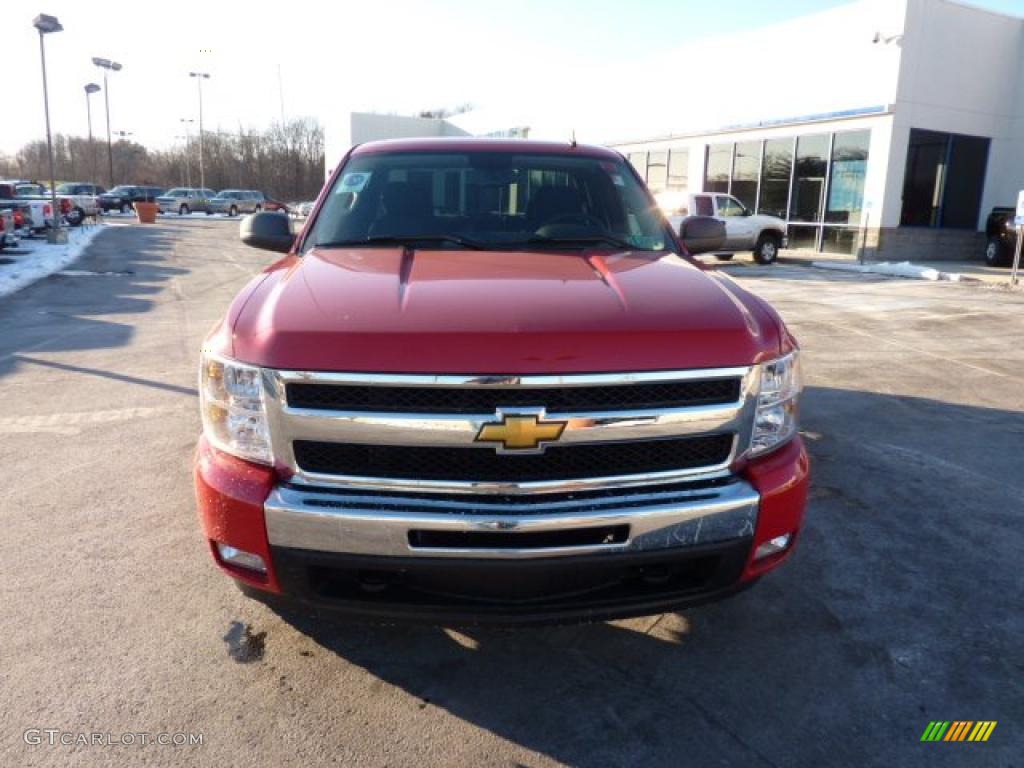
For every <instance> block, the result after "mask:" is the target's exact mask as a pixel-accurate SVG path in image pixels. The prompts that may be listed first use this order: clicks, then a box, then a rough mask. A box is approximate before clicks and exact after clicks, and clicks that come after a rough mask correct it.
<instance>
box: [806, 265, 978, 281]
mask: <svg viewBox="0 0 1024 768" xmlns="http://www.w3.org/2000/svg"><path fill="white" fill-rule="evenodd" d="M811 266H812V267H815V268H817V269H832V270H836V271H839V272H857V273H860V274H871V275H885V276H887V277H906V278H911V279H914V280H950V281H952V282H966V281H969V280H971V279H972V278H969V277H967V276H966V275H963V274H961V273H959V272H940V271H939V270H937V269H933V268H932V267H921V266H918V265H917V264H911V263H910V262H909V261H900V262H891V261H881V262H878V263H877V264H846V263H844V262H841V261H815V262H813V263H812V264H811Z"/></svg>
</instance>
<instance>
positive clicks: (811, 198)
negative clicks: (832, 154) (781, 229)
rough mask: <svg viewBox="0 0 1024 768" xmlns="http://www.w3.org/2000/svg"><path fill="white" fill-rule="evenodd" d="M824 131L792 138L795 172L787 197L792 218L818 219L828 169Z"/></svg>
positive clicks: (819, 219) (826, 143) (820, 212)
mask: <svg viewBox="0 0 1024 768" xmlns="http://www.w3.org/2000/svg"><path fill="white" fill-rule="evenodd" d="M828 138H829V137H828V134H825V133H823V134H818V135H816V136H801V137H800V138H798V139H797V140H796V172H795V173H794V174H793V190H792V192H791V194H790V199H789V218H790V220H792V221H821V216H822V203H823V201H824V198H825V194H824V193H825V176H826V174H827V172H828Z"/></svg>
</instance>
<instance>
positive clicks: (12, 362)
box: [0, 227, 188, 377]
mask: <svg viewBox="0 0 1024 768" xmlns="http://www.w3.org/2000/svg"><path fill="white" fill-rule="evenodd" d="M175 242H176V238H175V236H174V234H173V233H172V232H168V231H167V230H165V229H162V228H157V229H147V228H144V227H125V228H108V229H106V230H105V231H104V232H101V233H100V234H99V235H98V236H97V237H96V239H95V240H94V241H93V242H92V243H91V244H90V245H89V247H88V248H87V249H86V250H85V252H84V253H83V254H82V256H81V257H80V258H79V259H78V260H77V261H76V262H75V263H74V264H73V265H71V266H70V267H69V268H68V269H67V270H65V271H66V272H67V274H61V273H57V274H54V275H51V276H50V277H47V278H44V279H43V280H41V281H39V282H37V283H35V284H33V285H30V286H28V287H26V288H24V289H22V290H21V291H18V292H17V293H15V294H14V295H12V296H9V297H6V298H4V299H3V301H2V302H0V324H2V326H3V327H4V334H3V337H2V338H0V377H2V376H4V375H6V374H8V373H10V372H12V371H13V370H14V369H15V367H16V366H17V365H19V364H20V363H23V362H27V361H24V360H22V359H21V358H20V355H22V354H26V353H38V354H46V353H51V352H65V351H78V350H91V349H103V348H115V347H124V346H127V345H128V344H129V343H130V342H131V340H132V338H133V335H134V333H135V330H134V326H135V325H136V323H135V322H134V321H133V320H131V319H126V321H125V322H123V323H122V322H114V321H111V320H109V319H106V318H102V319H100V318H96V317H92V315H104V316H106V315H124V316H125V317H126V318H130V317H131V316H132V315H137V314H140V313H144V312H148V311H150V310H151V309H152V308H153V307H154V306H155V303H156V297H157V295H158V294H160V293H161V292H162V291H164V290H165V286H164V285H163V284H164V283H166V282H167V281H168V280H170V279H171V278H173V277H176V276H179V275H183V274H185V273H186V272H187V271H188V270H185V269H182V268H179V267H172V266H168V265H167V264H166V263H165V262H166V260H167V257H168V254H169V253H170V252H171V251H172V250H173V248H174V244H175Z"/></svg>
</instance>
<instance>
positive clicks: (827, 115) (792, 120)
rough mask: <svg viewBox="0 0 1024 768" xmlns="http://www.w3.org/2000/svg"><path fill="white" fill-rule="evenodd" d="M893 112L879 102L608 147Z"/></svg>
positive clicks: (670, 134)
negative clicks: (868, 105)
mask: <svg viewBox="0 0 1024 768" xmlns="http://www.w3.org/2000/svg"><path fill="white" fill-rule="evenodd" d="M892 112H893V105H892V104H879V105H877V106H873V107H856V108H854V109H842V110H838V111H835V112H819V113H816V114H813V115H800V116H798V117H783V118H777V119H771V120H760V121H758V122H755V123H740V124H737V125H726V126H722V127H719V128H710V129H706V130H701V131H685V132H683V133H667V134H663V135H660V136H649V137H647V138H642V139H626V140H616V141H609V142H608V143H607V144H608V146H610V147H618V146H622V145H623V144H649V143H651V142H655V141H669V140H672V139H692V138H696V137H698V136H716V135H720V134H725V133H743V132H744V131H759V130H764V129H765V128H784V127H786V126H791V125H792V126H796V125H809V124H813V123H826V122H831V121H835V120H856V119H858V118H861V117H878V116H881V115H890V114H892Z"/></svg>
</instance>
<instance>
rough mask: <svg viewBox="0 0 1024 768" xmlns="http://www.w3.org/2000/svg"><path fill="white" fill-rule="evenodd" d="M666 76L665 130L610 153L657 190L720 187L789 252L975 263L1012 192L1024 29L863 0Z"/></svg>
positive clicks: (980, 13)
mask: <svg viewBox="0 0 1024 768" xmlns="http://www.w3.org/2000/svg"><path fill="white" fill-rule="evenodd" d="M673 65H679V66H681V67H682V70H680V69H679V66H673ZM664 66H665V67H666V68H669V67H671V68H672V69H674V70H675V71H687V72H690V73H693V81H692V82H691V81H690V79H689V78H683V79H682V80H680V82H679V83H678V85H677V86H674V87H672V86H669V87H668V89H667V90H668V92H669V93H670V95H669V96H668V98H669V99H670V100H672V101H674V107H675V108H677V109H678V118H677V120H676V124H675V125H668V126H666V127H667V130H666V131H665V132H664V133H661V134H660V135H658V134H657V133H649V132H645V131H643V130H638V131H637V133H636V135H635V136H633V137H626V138H627V140H613V141H610V142H608V143H610V144H611V145H612V146H614V147H616V148H618V149H619V150H620V151H622V152H623V153H624V154H625V155H626V156H627V157H628V158H629V159H630V161H632V163H633V164H634V166H636V168H637V170H638V171H639V172H640V173H641V175H643V176H644V177H645V178H646V179H647V182H648V185H649V186H650V187H651V188H652V190H654V191H655V192H658V191H661V190H684V189H685V190H690V191H719V192H727V193H730V194H732V195H733V196H734V197H736V198H738V199H739V200H740V201H742V202H743V204H744V205H745V206H747V207H748V208H749V209H751V210H753V211H757V212H762V213H767V214H772V215H775V216H778V217H780V218H782V219H784V220H785V221H786V224H787V230H788V233H789V242H790V247H791V248H796V249H801V250H806V251H820V252H825V253H830V254H839V255H846V256H850V257H855V256H857V257H862V258H866V259H886V260H892V259H923V258H949V259H975V258H980V257H981V255H982V254H983V252H984V233H983V230H984V227H985V219H986V217H987V215H988V211H989V210H990V209H991V208H992V207H993V206H1005V205H1014V204H1015V201H1016V197H1017V191H1018V190H1019V189H1022V188H1024V19H1021V18H1018V17H1014V16H1006V15H1003V14H999V13H993V12H990V11H986V10H981V9H979V8H975V7H973V6H969V5H964V4H961V3H954V2H949V1H948V0H882V1H878V0H866V1H864V2H858V3H853V4H850V5H845V6H840V7H838V8H835V9H832V10H829V11H825V12H821V13H817V14H814V15H811V16H805V17H802V18H799V19H796V20H794V21H789V22H786V23H782V24H778V25H775V26H772V27H768V28H762V29H759V30H756V31H752V32H744V33H742V34H738V35H735V36H733V37H729V38H725V39H718V40H712V41H707V42H702V43H700V44H698V45H693V46H690V47H688V48H687V49H683V50H680V51H676V52H674V53H673V54H672V55H671V57H666V60H665V63H664ZM709 110H711V111H715V112H717V115H716V116H717V117H719V118H720V119H719V120H709V117H710V115H709ZM670 120H671V118H670ZM701 121H703V122H704V125H697V124H696V123H699V122H701Z"/></svg>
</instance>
